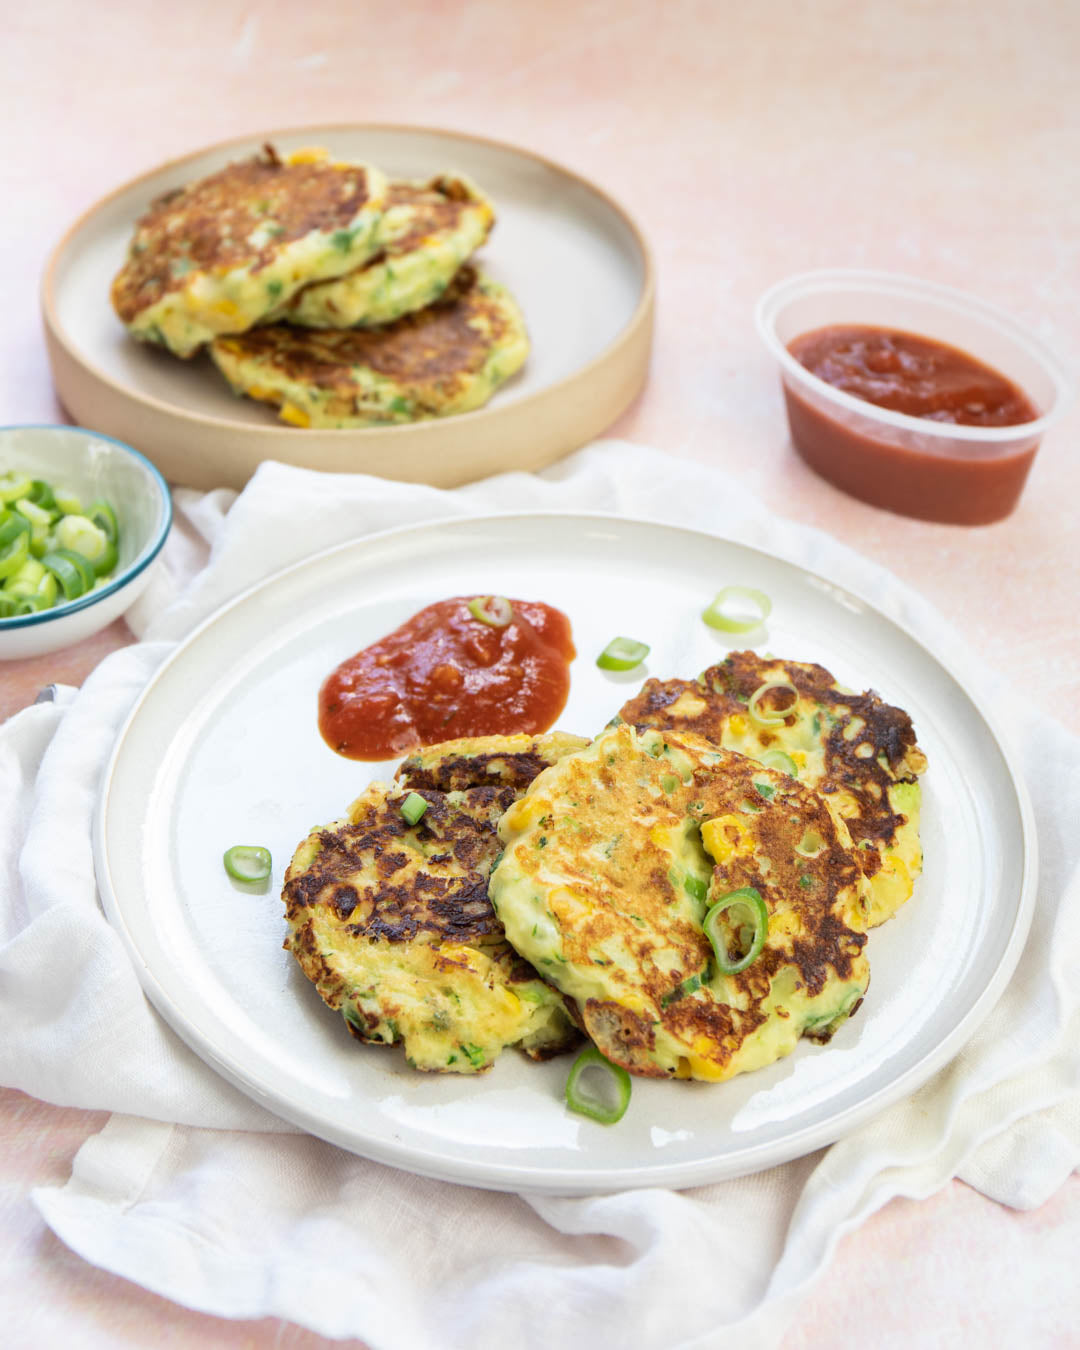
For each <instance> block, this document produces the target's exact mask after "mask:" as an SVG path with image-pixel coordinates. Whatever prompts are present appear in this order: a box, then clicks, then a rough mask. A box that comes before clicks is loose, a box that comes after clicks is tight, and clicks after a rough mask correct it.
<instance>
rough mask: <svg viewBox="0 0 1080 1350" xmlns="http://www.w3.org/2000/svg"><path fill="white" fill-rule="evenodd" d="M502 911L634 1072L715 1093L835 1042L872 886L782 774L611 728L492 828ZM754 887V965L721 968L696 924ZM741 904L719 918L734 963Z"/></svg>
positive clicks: (818, 801) (839, 833) (830, 825)
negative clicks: (706, 1083)
mask: <svg viewBox="0 0 1080 1350" xmlns="http://www.w3.org/2000/svg"><path fill="white" fill-rule="evenodd" d="M499 834H500V837H501V838H502V840H503V843H504V844H505V846H506V848H505V852H504V854H503V856H502V859H501V860H500V862H499V863H498V865H497V867H496V868H495V870H494V872H493V873H492V876H491V881H490V887H489V889H490V894H491V898H492V902H493V904H494V905H495V908H496V910H497V912H498V915H499V918H500V919H501V920H502V922H503V924H504V927H505V930H506V934H507V937H508V938H509V939H510V941H511V942H512V943H513V945H514V946H515V948H516V949H517V950H518V951H519V952H520V953H521V954H522V955H523V956H525V957H527V959H528V960H530V961H531V962H532V963H533V964H534V965H535V966H536V968H537V969H538V970H539V971H540V972H541V973H542V974H543V975H544V976H545V978H546V979H548V980H550V981H551V982H552V983H553V984H555V985H556V986H557V987H558V988H559V989H561V990H562V992H563V993H564V994H566V995H567V996H568V997H569V998H572V999H573V1000H575V1002H576V1003H577V1006H578V1010H579V1015H580V1017H581V1020H582V1022H583V1025H584V1027H585V1029H586V1030H587V1031H588V1033H589V1034H590V1036H592V1038H593V1040H594V1041H595V1042H596V1044H597V1045H598V1047H599V1048H600V1050H601V1051H602V1052H603V1053H604V1054H605V1055H606V1056H607V1057H608V1058H609V1059H611V1060H612V1061H613V1062H614V1063H617V1064H621V1065H622V1066H623V1067H625V1068H626V1069H628V1070H629V1071H630V1072H631V1073H635V1074H642V1075H646V1076H650V1077H683V1078H685V1077H692V1078H701V1079H709V1080H721V1079H726V1078H730V1077H731V1076H732V1075H734V1074H736V1073H740V1072H744V1071H746V1070H750V1069H755V1068H758V1067H760V1066H762V1065H764V1064H767V1063H770V1062H772V1060H774V1059H776V1058H778V1057H780V1056H781V1055H785V1054H788V1053H789V1052H790V1051H791V1050H792V1049H794V1047H795V1045H796V1043H797V1041H798V1039H799V1037H800V1036H803V1035H807V1036H811V1037H814V1038H817V1039H827V1038H828V1036H829V1035H830V1034H831V1033H832V1031H833V1030H834V1029H835V1028H836V1027H837V1026H838V1025H839V1024H840V1023H841V1022H843V1021H844V1020H845V1019H846V1018H847V1017H849V1016H850V1015H851V1014H852V1012H854V1011H855V1009H856V1008H857V1006H858V1003H859V1002H860V1001H861V999H862V995H863V993H864V991H865V989H866V986H867V983H868V981H869V968H868V966H867V963H866V959H865V957H864V955H863V954H862V948H863V946H864V944H865V942H866V938H865V936H864V935H863V934H862V933H860V932H857V931H855V930H854V929H853V927H852V926H851V923H850V919H851V916H852V915H853V914H854V913H855V912H857V910H858V902H859V897H860V894H861V892H862V890H863V888H864V887H865V884H866V883H865V880H864V878H863V876H862V872H861V870H860V868H859V866H858V863H857V861H856V857H855V850H854V849H853V847H852V844H851V839H850V836H849V835H848V833H847V831H846V830H845V828H844V826H843V823H842V822H840V821H838V820H837V819H836V818H835V817H834V815H833V814H832V812H831V811H830V810H829V809H828V807H827V805H826V804H825V802H824V800H823V799H822V798H821V797H820V796H819V795H818V794H817V793H815V792H813V791H811V790H810V789H809V788H807V787H805V786H803V785H802V784H800V783H798V782H796V781H795V779H793V778H792V777H790V776H789V775H787V774H783V773H777V772H774V771H772V770H769V769H765V768H763V767H762V766H761V765H759V764H757V763H755V762H754V761H753V760H751V759H749V758H747V757H746V756H743V755H738V754H733V753H730V752H728V751H726V750H722V749H719V748H718V747H716V746H715V745H713V744H711V743H710V742H708V741H706V740H704V739H702V738H701V737H699V736H695V735H693V734H691V733H686V732H676V731H670V730H664V731H660V730H646V731H643V732H641V733H640V734H639V733H638V732H636V731H635V730H633V729H632V728H631V727H629V726H626V725H622V726H617V727H613V728H611V729H610V730H608V731H607V732H605V733H604V734H603V735H601V736H599V737H597V739H596V740H595V741H594V742H593V743H592V744H591V745H590V746H589V747H588V748H587V749H585V750H582V751H579V752H577V753H576V754H572V755H569V756H567V757H566V758H564V759H562V760H560V762H559V763H558V764H557V765H556V766H554V767H553V768H551V769H549V770H547V772H545V773H544V774H542V775H541V776H540V777H538V778H537V779H535V780H534V782H533V784H532V786H531V787H530V788H529V790H528V792H527V793H526V794H525V796H524V797H522V798H521V799H520V800H519V801H518V802H516V803H515V804H514V805H513V806H511V807H510V808H509V810H508V811H507V813H506V814H505V815H504V816H503V818H502V820H501V822H500V825H499ZM747 888H748V889H752V891H753V893H754V895H755V896H756V897H757V903H759V904H763V905H764V908H765V911H766V912H767V919H768V922H767V932H766V933H765V935H764V942H763V946H762V949H761V951H760V954H759V955H758V956H757V957H756V959H754V960H753V961H752V962H751V963H750V964H749V965H748V966H747V967H746V968H745V969H744V970H742V971H738V972H734V973H732V972H729V971H725V970H724V969H722V968H721V964H720V962H719V960H718V958H717V954H716V953H715V952H714V950H713V947H712V945H711V943H710V941H709V940H708V939H707V938H706V936H705V933H704V931H703V922H704V919H705V916H706V914H707V913H708V911H709V910H710V908H711V907H712V906H713V905H715V904H718V903H720V902H721V901H723V900H724V899H725V897H729V896H731V895H732V893H734V892H740V891H743V890H744V889H747ZM745 910H746V907H745V905H743V904H741V903H740V904H739V905H734V904H733V905H732V906H731V907H730V908H729V909H725V910H723V911H721V917H720V920H719V923H720V932H721V934H722V935H723V940H724V950H725V960H726V962H727V963H728V964H737V959H736V958H738V957H739V956H740V955H744V954H746V950H747V948H748V947H749V945H750V943H749V935H748V932H747V916H746V912H745Z"/></svg>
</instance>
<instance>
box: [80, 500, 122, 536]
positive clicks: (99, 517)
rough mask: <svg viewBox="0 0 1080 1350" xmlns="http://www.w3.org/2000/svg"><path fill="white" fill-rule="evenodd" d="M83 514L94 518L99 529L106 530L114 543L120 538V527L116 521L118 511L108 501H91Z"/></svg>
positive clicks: (91, 518)
mask: <svg viewBox="0 0 1080 1350" xmlns="http://www.w3.org/2000/svg"><path fill="white" fill-rule="evenodd" d="M83 514H84V515H86V516H87V517H88V518H89V519H90V520H92V521H93V522H94V524H95V525H96V526H97V527H98V529H99V530H104V531H105V533H106V534H107V535H108V537H109V538H110V539H111V540H112V541H113V543H114V544H115V543H116V541H117V540H118V539H119V538H120V527H119V526H118V525H117V523H116V512H115V511H114V510H113V509H112V507H111V506H110V505H109V503H108V502H102V501H97V502H91V503H90V505H89V506H88V507H87V508H86V510H85V512H84V513H83Z"/></svg>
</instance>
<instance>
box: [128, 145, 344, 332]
mask: <svg viewBox="0 0 1080 1350" xmlns="http://www.w3.org/2000/svg"><path fill="white" fill-rule="evenodd" d="M370 195H371V191H370V184H369V181H368V174H367V170H366V169H365V168H364V166H363V165H344V164H336V163H333V162H331V161H329V160H325V161H318V160H314V161H311V162H303V163H284V162H283V161H282V160H280V159H279V158H278V156H277V154H276V152H275V151H274V150H273V147H271V146H267V147H265V149H264V150H263V152H262V154H260V155H256V156H255V157H253V158H252V159H247V160H241V161H239V162H237V163H234V164H228V165H226V167H225V168H224V169H220V170H218V172H217V173H213V174H210V175H209V176H208V177H206V178H203V179H200V180H199V181H198V182H196V183H192V184H189V185H188V186H187V187H181V188H174V189H173V190H172V191H171V192H166V193H165V194H164V195H162V196H161V197H158V198H157V199H156V201H154V202H152V203H151V205H150V207H149V209H148V210H147V212H146V213H145V215H143V216H142V218H141V219H140V220H139V222H138V224H137V226H136V228H135V237H134V239H133V240H132V243H131V246H130V249H129V253H128V258H127V261H126V262H125V264H124V266H123V268H122V269H121V271H120V272H119V273H118V275H117V277H116V279H115V281H114V282H113V286H112V300H113V305H114V307H115V309H116V312H117V314H119V316H120V318H121V319H123V320H124V322H125V323H130V322H131V321H132V320H133V319H134V318H135V317H136V315H138V314H139V313H140V312H141V311H142V310H144V309H146V308H148V307H149V306H150V305H153V304H156V303H157V301H158V300H160V299H161V297H162V296H163V295H165V294H166V293H167V292H169V291H172V290H179V289H180V288H181V287H182V286H183V285H184V282H185V278H186V277H187V275H188V273H189V272H191V271H192V270H195V269H197V270H200V271H201V270H216V269H223V268H231V267H239V266H243V267H247V268H249V269H250V270H252V271H254V272H258V271H259V270H261V269H262V268H263V267H265V266H266V265H267V264H268V263H269V262H270V261H271V260H272V259H273V258H274V257H275V256H276V255H277V254H278V253H279V252H280V250H281V247H282V245H283V244H285V243H289V242H291V241H292V240H295V239H301V238H303V236H304V235H306V234H308V233H310V231H312V230H316V229H317V230H324V231H333V230H335V229H344V228H346V227H348V226H349V225H350V223H351V222H352V220H353V219H354V218H355V216H356V214H357V212H359V211H360V210H362V209H363V207H364V206H365V205H366V203H367V202H368V200H369V198H370ZM267 219H273V220H274V222H275V234H274V236H273V238H271V239H269V240H267V242H266V243H265V244H263V246H262V247H261V248H254V247H253V246H252V245H251V244H250V243H249V242H248V236H249V235H250V234H251V233H252V232H253V231H254V230H255V229H256V228H257V227H258V226H259V225H260V223H262V222H264V221H265V220H267Z"/></svg>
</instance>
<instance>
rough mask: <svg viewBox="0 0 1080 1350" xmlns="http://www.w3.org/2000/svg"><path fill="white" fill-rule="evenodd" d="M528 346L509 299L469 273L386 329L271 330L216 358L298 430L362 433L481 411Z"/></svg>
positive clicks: (225, 347) (218, 346)
mask: <svg viewBox="0 0 1080 1350" xmlns="http://www.w3.org/2000/svg"><path fill="white" fill-rule="evenodd" d="M528 349H529V344H528V338H527V336H526V333H525V326H524V321H523V320H522V317H521V314H520V311H519V310H518V308H517V306H516V305H515V304H514V302H513V300H512V298H511V297H510V295H509V292H507V291H506V289H505V288H504V287H502V286H499V285H498V284H497V283H496V282H493V281H491V280H490V279H489V278H486V277H484V276H482V275H481V274H480V273H479V272H477V271H476V269H475V268H473V267H471V266H467V267H463V268H461V270H460V271H459V273H458V274H457V277H456V278H455V280H454V282H453V284H452V286H451V287H450V288H449V290H448V291H447V292H446V294H445V295H444V296H443V297H442V299H440V300H439V301H438V302H437V303H435V304H433V305H429V306H428V307H427V308H426V309H422V310H419V311H417V312H416V313H414V314H407V315H405V316H404V317H403V318H400V319H398V320H397V321H396V322H395V323H392V324H388V325H386V326H385V327H383V328H370V329H361V328H344V329H322V330H320V329H314V328H293V327H291V326H289V325H288V324H271V325H268V326H266V327H263V328H258V329H254V330H252V331H251V332H248V333H244V334H242V335H240V336H237V337H222V338H219V339H218V340H217V341H215V342H214V343H213V344H212V345H211V348H210V352H211V355H212V356H213V358H214V361H215V362H216V363H217V365H218V367H219V369H220V370H221V372H222V374H223V375H224V376H225V378H226V379H227V380H228V381H229V383H230V384H231V385H232V387H233V389H234V390H235V391H236V392H237V393H241V394H247V395H249V396H250V397H252V398H256V399H260V400H262V401H264V402H268V403H272V404H275V405H276V406H277V407H278V408H279V410H280V415H281V417H282V419H283V420H284V421H287V422H289V423H290V424H292V425H296V426H312V427H316V426H317V427H362V426H373V425H379V424H382V423H392V422H411V421H416V420H420V419H424V418H431V417H445V416H448V415H450V414H452V413H459V412H466V411H468V410H470V409H472V408H476V407H479V406H480V405H481V404H483V403H485V402H486V401H487V400H488V399H489V398H490V397H491V395H492V393H493V392H494V391H495V389H497V388H498V387H499V385H501V384H502V383H503V381H505V380H506V379H508V378H509V376H510V375H512V374H513V373H514V372H515V371H517V370H518V369H519V368H520V367H521V365H522V364H523V362H524V360H525V357H526V356H527V354H528Z"/></svg>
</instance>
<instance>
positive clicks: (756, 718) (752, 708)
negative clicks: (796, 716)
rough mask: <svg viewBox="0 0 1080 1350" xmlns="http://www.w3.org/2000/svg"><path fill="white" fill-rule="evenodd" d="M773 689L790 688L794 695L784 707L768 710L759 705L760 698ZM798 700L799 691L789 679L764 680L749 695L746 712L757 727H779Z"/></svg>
mask: <svg viewBox="0 0 1080 1350" xmlns="http://www.w3.org/2000/svg"><path fill="white" fill-rule="evenodd" d="M773 689H790V690H791V692H792V694H793V695H794V697H793V698H792V700H791V702H790V703H789V704H788V705H787V707H786V708H783V709H779V710H777V711H775V712H770V711H769V709H767V708H763V707H762V706H761V700H762V699H763V698H764V697H765V695H766V694H768V693H771V691H772V690H773ZM798 701H799V691H798V690H797V689H796V688H795V686H794V685H793V684H792V683H791V681H790V680H766V681H765V683H764V684H760V685H758V687H757V688H756V689H755V690H754V692H753V693H752V694H751V695H750V701H749V702H748V703H747V705H746V712H747V715H748V716H749V718H750V721H751V722H753V723H754V724H755V726H759V727H779V726H783V724H784V721H785V720H786V718H787V717H788V716H789V715H790V714H791V713H792V711H793V710H794V709H795V706H796V704H797V703H798Z"/></svg>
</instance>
